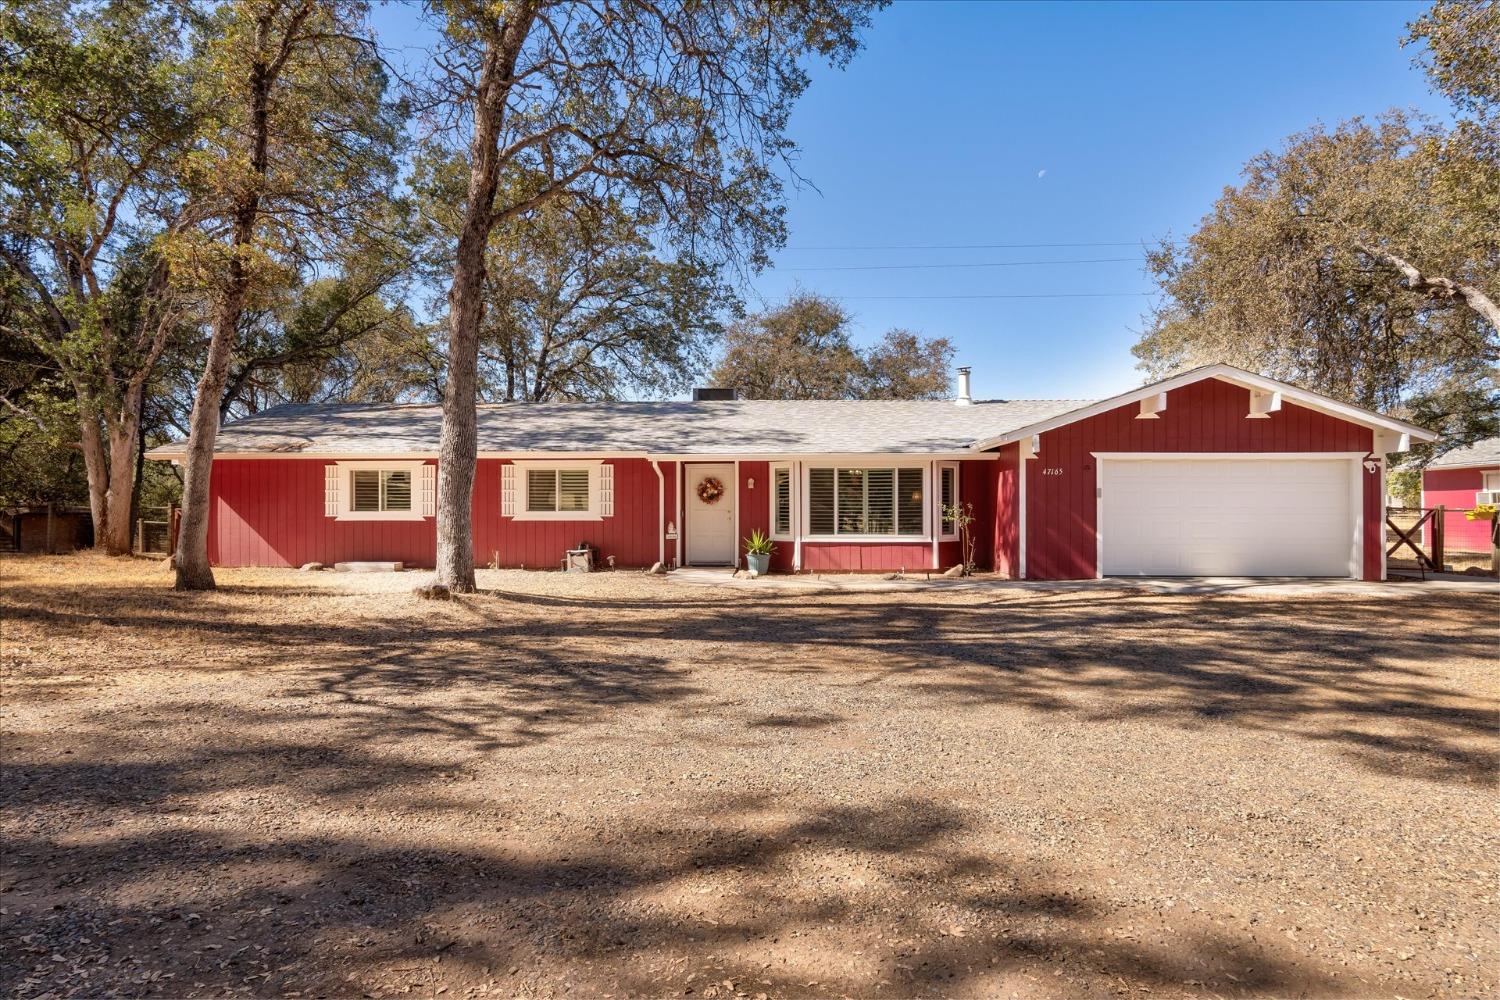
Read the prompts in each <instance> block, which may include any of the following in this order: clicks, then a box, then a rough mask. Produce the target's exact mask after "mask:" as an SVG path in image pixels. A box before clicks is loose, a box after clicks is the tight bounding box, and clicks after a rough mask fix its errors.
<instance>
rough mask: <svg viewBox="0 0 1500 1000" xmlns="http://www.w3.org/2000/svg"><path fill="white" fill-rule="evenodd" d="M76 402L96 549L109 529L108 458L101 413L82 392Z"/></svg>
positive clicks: (80, 444)
mask: <svg viewBox="0 0 1500 1000" xmlns="http://www.w3.org/2000/svg"><path fill="white" fill-rule="evenodd" d="M77 399H78V444H79V448H80V449H81V450H82V451H83V469H84V472H85V473H86V474H87V476H88V481H89V515H90V516H91V517H92V518H93V520H94V545H95V546H100V545H102V544H103V542H102V539H103V538H104V536H105V533H106V531H107V530H108V525H109V457H108V456H107V455H106V454H105V451H104V437H103V435H101V434H100V433H99V413H98V411H97V410H96V409H95V408H94V404H93V401H92V400H90V399H89V398H88V397H87V396H85V395H84V394H83V393H82V392H79V393H77Z"/></svg>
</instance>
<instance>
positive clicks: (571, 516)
mask: <svg viewBox="0 0 1500 1000" xmlns="http://www.w3.org/2000/svg"><path fill="white" fill-rule="evenodd" d="M960 371H961V376H960V384H961V386H962V389H961V392H960V397H959V398H958V399H957V400H953V401H921V402H911V401H907V402H876V401H829V402H818V401H751V400H734V399H727V400H726V399H704V400H701V401H694V402H645V403H557V404H549V403H537V404H527V403H508V404H498V405H493V406H485V407H481V410H480V428H479V464H478V470H477V476H476V481H475V486H474V556H475V560H476V561H477V562H478V563H479V564H480V565H497V566H503V567H513V566H525V567H528V568H549V567H557V566H559V565H560V564H561V562H562V559H563V555H564V553H565V551H566V550H567V549H570V548H574V547H576V546H578V545H579V544H580V543H588V544H589V545H591V546H593V547H594V548H595V549H596V550H597V551H598V553H599V555H600V556H601V557H602V558H611V557H612V559H613V564H614V565H616V566H619V567H636V566H646V565H650V564H651V563H653V562H657V561H661V562H663V563H665V564H666V565H668V566H679V565H707V564H719V565H739V564H740V563H741V560H742V559H743V552H744V550H743V541H742V540H743V539H744V538H745V537H746V536H747V535H749V534H750V532H751V531H752V530H755V529H759V530H761V531H763V532H765V533H767V534H769V535H770V536H771V537H772V538H773V539H774V540H775V542H776V545H777V551H776V553H775V555H774V557H773V560H772V567H773V568H774V569H778V570H783V571H803V572H839V571H872V570H883V571H889V570H896V569H906V570H926V569H941V568H945V567H948V566H952V565H954V564H955V563H957V562H959V561H960V560H961V558H962V553H961V540H960V538H959V533H958V531H957V530H956V525H955V524H954V522H953V520H952V519H951V518H950V517H949V516H947V514H946V513H945V511H946V510H948V509H951V507H952V506H953V505H955V504H957V505H959V506H961V507H963V508H965V509H966V510H967V511H968V512H969V513H970V514H971V515H972V517H973V519H974V520H973V527H972V529H971V530H972V531H973V532H974V537H975V556H976V561H977V562H978V563H979V565H980V566H981V567H983V568H987V569H994V570H995V571H997V572H999V573H1001V574H1003V575H1007V576H1012V577H1025V578H1031V579H1080V578H1089V577H1096V576H1105V575H1127V576H1128V575H1153V576H1154V575H1176V576H1183V575H1188V576H1345V577H1349V576H1352V577H1355V578H1364V579H1382V578H1383V577H1384V575H1385V567H1384V547H1383V545H1382V533H1381V526H1382V523H1383V503H1384V500H1383V498H1384V492H1385V491H1384V476H1385V456H1386V454H1387V453H1390V452H1396V451H1404V450H1405V449H1406V447H1407V446H1408V444H1409V443H1410V441H1412V440H1423V441H1430V440H1434V439H1435V435H1433V434H1431V433H1430V432H1429V431H1426V430H1424V429H1422V428H1420V427H1415V426H1413V425H1410V424H1406V423H1403V422H1401V421H1398V420H1393V419H1391V418H1389V417H1384V416H1381V415H1380V414H1376V413H1371V412H1369V411H1366V410H1362V409H1359V408H1357V407H1353V406H1349V405H1347V404H1344V403H1340V402H1338V401H1336V400H1333V399H1330V398H1328V397H1325V396H1321V395H1318V394H1316V393H1310V392H1306V391H1303V390H1300V389H1297V388H1295V387H1293V386H1289V385H1285V384H1282V383H1280V382H1275V381H1272V380H1270V379H1266V378H1262V377H1261V376H1258V375H1254V374H1251V373H1249V372H1245V371H1241V370H1240V369H1236V368H1231V367H1229V366H1226V365H1214V366H1210V367H1207V368H1200V369H1196V370H1194V371H1191V372H1187V373H1184V374H1182V375H1178V376H1175V377H1173V378H1170V379H1166V380H1164V381H1162V382H1158V383H1156V384H1154V385H1150V386H1145V387H1142V388H1140V389H1136V390H1133V391H1131V392H1128V393H1124V394H1122V395H1120V396H1116V397H1114V398H1112V399H1108V400H1103V401H1101V402H1095V403H1089V402H1085V401H1070V400H1031V401H971V400H970V399H968V392H967V386H968V376H967V370H963V369H961V370H960ZM440 419H441V411H440V409H439V408H438V407H434V406H406V405H388V406H385V405H372V406H284V407H277V408H275V409H273V410H267V411H265V412H264V413H260V414H256V415H254V416H252V417H248V418H246V419H243V420H237V421H233V422H231V423H229V424H226V425H225V427H224V429H223V430H222V432H221V433H220V435H219V439H218V444H217V457H216V459H215V463H214V473H213V481H212V503H213V509H212V518H211V525H210V551H209V555H210V558H211V559H212V560H213V561H214V562H215V563H216V564H218V565H224V566H296V565H299V564H302V563H305V562H322V563H335V562H341V561H356V560H381V561H401V562H403V563H405V564H408V565H411V566H431V565H432V563H433V560H434V555H435V551H436V542H435V537H436V536H435V529H434V519H433V514H434V511H435V507H436V502H435V501H436V496H435V489H436V478H437V477H436V474H435V473H436V459H435V456H436V452H437V441H438V432H439V429H440ZM181 456H182V445H181V444H180V443H179V444H174V445H166V446H163V447H161V448H157V449H153V451H152V452H151V453H150V456H149V457H151V458H153V459H159V460H160V459H170V460H177V459H180V458H181Z"/></svg>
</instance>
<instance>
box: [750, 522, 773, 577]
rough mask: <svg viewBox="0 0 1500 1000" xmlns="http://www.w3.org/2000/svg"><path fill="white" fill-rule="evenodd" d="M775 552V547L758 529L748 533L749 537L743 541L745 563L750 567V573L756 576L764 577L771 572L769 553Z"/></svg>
mask: <svg viewBox="0 0 1500 1000" xmlns="http://www.w3.org/2000/svg"><path fill="white" fill-rule="evenodd" d="M775 551H776V546H775V545H772V544H771V539H769V538H767V537H766V536H765V535H764V534H763V533H762V532H761V530H760V529H759V528H756V529H755V530H754V531H752V532H750V537H749V538H747V539H745V562H747V563H748V564H749V565H750V570H751V572H753V573H755V574H756V575H757V576H764V575H765V574H766V573H768V572H770V570H771V553H772V552H775Z"/></svg>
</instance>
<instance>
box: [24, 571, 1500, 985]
mask: <svg viewBox="0 0 1500 1000" xmlns="http://www.w3.org/2000/svg"><path fill="white" fill-rule="evenodd" d="M3 570H4V590H3V599H0V611H3V614H4V642H3V647H4V648H3V662H0V669H3V682H4V696H5V697H4V713H5V714H4V747H5V765H6V766H5V774H4V785H3V793H4V796H5V800H6V801H5V804H6V810H5V813H4V818H3V828H0V834H3V837H4V842H5V844H6V845H7V846H6V856H5V862H6V864H5V869H4V874H3V887H4V901H3V904H0V906H3V909H0V921H3V922H4V924H5V940H6V943H7V949H6V955H5V958H4V963H3V971H0V990H3V992H4V993H5V995H7V996H22V997H36V996H40V995H42V994H52V995H58V996H69V995H71V996H100V995H115V994H119V995H130V996H137V995H148V994H149V995H162V996H192V995H202V996H210V995H222V994H225V993H234V992H242V993H249V994H256V995H265V996H282V995H288V994H300V995H303V996H311V995H340V996H344V995H360V994H374V995H389V994H401V993H413V994H419V995H433V994H437V993H443V994H444V995H445V996H449V995H475V994H482V993H486V992H493V993H496V994H502V995H511V994H523V995H533V996H550V995H561V994H563V993H565V992H572V993H575V994H583V995H612V996H619V995H625V994H637V995H642V994H647V995H664V994H672V995H677V996H690V997H693V998H699V997H702V998H705V1000H711V998H714V997H718V998H720V1000H723V998H726V997H730V996H735V995H738V994H744V995H746V996H749V997H754V996H756V995H757V994H762V993H763V994H766V995H767V996H838V995H857V996H867V995H893V996H910V995H958V996H994V995H1011V994H1019V995H1023V996H1058V997H1064V996H1067V997H1071V996H1080V995H1091V996H1097V995H1105V994H1120V995H1132V996H1188V995H1192V996H1198V995H1204V994H1217V995H1275V996H1289V995H1304V994H1310V995H1344V996H1361V997H1365V996H1396V995H1399V996H1404V997H1422V996H1435V995H1481V994H1486V993H1489V994H1493V993H1494V992H1495V990H1496V989H1497V988H1500V983H1497V976H1496V968H1497V958H1500V955H1497V947H1496V941H1495V935H1494V928H1495V927H1496V926H1497V919H1500V912H1497V903H1496V898H1495V893H1494V886H1495V884H1496V876H1497V871H1496V866H1497V862H1496V857H1497V853H1500V852H1497V848H1500V843H1497V835H1496V832H1495V831H1496V830H1497V829H1500V823H1497V820H1500V810H1497V802H1496V796H1495V778H1496V769H1495V765H1496V763H1497V757H1496V753H1497V739H1496V722H1497V716H1496V707H1497V701H1496V694H1497V691H1496V681H1495V670H1494V668H1495V652H1496V640H1497V633H1496V625H1495V622H1496V620H1497V619H1496V616H1495V614H1494V612H1495V611H1496V607H1495V604H1496V602H1495V600H1494V596H1493V595H1491V594H1472V593H1471V594H1461V593H1446V594H1434V595H1417V596H1408V597H1405V598H1403V599H1402V600H1401V601H1399V602H1398V603H1397V604H1396V605H1394V606H1389V605H1383V604H1381V603H1380V602H1379V600H1378V599H1377V598H1375V597H1373V596H1365V595H1357V596H1342V597H1332V596H1327V597H1318V598H1311V597H1300V598H1287V597H1280V598H1270V597H1258V598H1247V597H1162V596H1152V595H1147V594H1144V593H1139V592H1135V591H1131V590H1129V589H1120V590H1091V591H1089V592H1074V593H1065V592H1056V593H1021V592H947V593H919V594H838V595H828V594H817V595H809V594H802V593H766V594H764V595H762V594H758V593H754V592H750V593H747V592H745V591H728V590H718V589H703V590H699V589H696V588H684V587H669V586H667V585H665V584H664V583H663V582H662V581H661V580H659V579H651V578H646V577H643V576H639V575H635V574H629V575H627V574H618V575H605V574H600V575H596V576H591V577H584V578H579V577H567V576H563V575H560V574H522V573H508V572H502V573H492V574H485V575H484V576H483V578H482V583H483V585H484V586H485V587H486V592H485V593H483V594H480V595H476V596H474V597H470V598H465V599H462V600H459V601H455V602H453V603H452V604H443V603H431V602H422V601H418V600H415V599H414V598H412V597H411V596H410V595H409V593H407V591H408V590H409V588H410V587H411V586H412V584H413V583H415V582H417V579H418V578H417V577H416V575H414V574H407V575H403V576H356V577H351V576H343V575H335V574H298V573H295V572H280V571H230V572H221V573H220V581H221V583H222V584H223V589H221V590H220V591H219V592H217V593H214V594H208V595H183V594H175V593H173V592H171V591H170V590H169V589H168V585H169V578H168V576H167V574H166V573H165V572H164V571H163V570H161V569H160V568H158V567H157V566H156V565H155V564H153V563H146V562H139V561H137V562H132V561H129V560H125V561H109V560H103V559H98V558H95V557H90V556H80V557H74V558H56V559H35V558H19V559H17V558H8V559H7V560H6V562H5V564H4V567H3Z"/></svg>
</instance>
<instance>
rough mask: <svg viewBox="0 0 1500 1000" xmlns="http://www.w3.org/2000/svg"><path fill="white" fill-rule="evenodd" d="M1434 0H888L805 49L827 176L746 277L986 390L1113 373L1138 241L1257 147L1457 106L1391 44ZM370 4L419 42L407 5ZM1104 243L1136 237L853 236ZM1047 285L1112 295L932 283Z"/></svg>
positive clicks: (1185, 217) (1122, 383)
mask: <svg viewBox="0 0 1500 1000" xmlns="http://www.w3.org/2000/svg"><path fill="white" fill-rule="evenodd" d="M1424 6H1425V5H1423V4H1418V3H1395V2H1391V3H1367V4H1362V3H1337V4H1316V3H1295V4H1271V3H1253V4H1215V5H1210V4H1191V3H1173V4H1123V3H1114V4H1086V3H1072V4H1022V3H1011V4H998V3H996V4H984V3H897V4H895V5H894V6H892V7H890V8H888V9H887V10H885V11H883V12H882V13H880V14H879V15H877V17H876V21H875V25H874V27H873V29H872V30H871V31H870V32H869V33H868V35H867V37H866V48H865V50H864V51H863V52H861V53H860V54H859V55H858V56H857V57H856V58H855V60H854V62H853V63H851V64H850V66H849V67H848V68H847V69H846V70H844V71H841V72H835V71H832V70H828V69H826V68H823V67H818V68H817V69H816V70H815V72H814V80H813V85H812V87H811V88H810V90H809V91H808V93H807V95H806V96H805V97H804V98H803V100H802V102H801V104H800V105H799V106H798V110H797V112H796V115H795V117H794V119H793V125H792V134H793V137H794V138H795V139H796V140H797V141H798V142H799V144H800V145H801V146H802V155H801V159H800V163H799V169H800V171H801V173H803V174H804V175H805V176H806V177H807V178H808V179H809V180H810V181H811V182H812V183H813V184H815V185H816V190H814V189H812V188H810V187H809V188H804V189H802V190H800V191H793V192H792V194H791V199H790V204H789V211H788V223H789V226H790V231H791V232H790V238H789V240H788V246H787V249H786V250H785V251H783V252H782V253H780V254H779V255H778V256H777V261H776V267H775V268H774V269H773V270H771V271H769V272H767V273H765V274H763V275H761V276H759V277H758V278H756V279H755V280H754V281H753V282H752V284H751V287H749V288H747V289H745V294H746V297H747V299H748V301H749V302H750V304H751V306H752V307H754V306H756V305H758V304H760V303H761V302H763V301H767V302H774V301H776V300H778V299H780V298H781V297H783V296H785V295H786V294H787V292H788V291H790V290H791V289H793V288H795V287H798V286H799V285H800V286H801V287H803V288H806V289H808V290H810V291H817V292H821V293H825V294H828V295H831V296H834V297H836V298H839V299H841V300H843V301H844V302H845V304H846V305H847V306H848V307H849V308H850V309H851V310H852V311H853V313H854V314H855V316H856V331H857V332H856V339H857V340H858V341H860V342H862V343H867V342H870V341H873V340H875V339H878V338H879V337H880V335H881V334H882V333H884V332H885V331H886V330H887V329H890V328H891V327H897V326H899V327H906V328H909V329H912V330H916V331H919V332H921V333H923V334H926V335H929V336H939V335H940V336H946V337H948V338H950V339H951V340H952V341H953V342H954V344H955V345H956V346H957V348H958V354H959V360H960V363H963V364H969V365H972V366H973V368H974V391H975V394H976V395H979V396H983V397H998V398H1022V397H1097V396H1106V395H1111V394H1113V393H1116V392H1120V391H1123V390H1124V389H1126V388H1128V387H1129V386H1131V385H1134V384H1136V383H1138V382H1139V381H1140V379H1141V374H1140V373H1139V372H1138V371H1137V370H1136V369H1135V367H1134V358H1133V357H1132V355H1131V354H1130V346H1131V344H1133V343H1134V342H1135V340H1136V338H1137V334H1138V331H1139V330H1140V329H1141V326H1142V318H1141V317H1142V314H1143V313H1144V312H1145V311H1146V308H1147V304H1148V302H1149V301H1150V300H1149V298H1147V297H1146V296H1144V295H1140V294H1125V295H1110V294H1108V293H1140V292H1146V291H1149V289H1150V287H1151V283H1150V281H1149V279H1148V278H1147V277H1146V276H1145V274H1144V273H1143V271H1142V265H1141V251H1140V243H1141V241H1147V242H1150V241H1154V240H1156V239H1158V238H1160V237H1162V236H1165V235H1168V234H1179V235H1181V234H1185V233H1187V232H1190V231H1191V230H1192V229H1193V227H1194V225H1195V223H1196V222H1197V220H1198V219H1199V218H1201V217H1202V216H1203V215H1204V214H1205V213H1206V212H1207V211H1208V209H1209V207H1210V206H1211V205H1212V203H1213V200H1214V199H1215V197H1217V195H1218V194H1219V192H1220V190H1221V189H1222V188H1223V187H1224V186H1225V185H1226V184H1231V183H1235V182H1236V181H1237V178H1238V174H1239V170H1240V168H1241V166H1242V165H1243V164H1244V162H1245V161H1246V160H1247V159H1248V158H1249V157H1251V156H1252V155H1254V154H1255V153H1257V152H1259V151H1260V150H1262V149H1265V148H1267V147H1270V146H1274V145H1276V144H1278V143H1279V142H1280V141H1281V140H1282V139H1283V138H1284V137H1286V136H1287V135H1289V134H1291V133H1293V132H1295V131H1298V130H1300V129H1303V128H1305V127H1307V126H1309V125H1311V124H1313V123H1314V122H1317V121H1323V122H1326V123H1330V124H1331V123H1333V122H1337V121H1339V120H1340V119H1344V118H1349V117H1353V116H1355V115H1373V114H1377V113H1379V112H1380V111H1383V110H1384V109H1386V108H1389V107H1393V106H1399V107H1408V108H1417V109H1419V110H1423V111H1427V112H1429V113H1432V114H1435V115H1439V116H1442V115H1445V114H1446V110H1447V109H1446V106H1445V104H1444V102H1443V101H1442V99H1441V98H1440V97H1438V96H1437V95H1434V94H1433V93H1432V92H1431V91H1430V90H1429V88H1428V85H1427V80H1426V78H1425V77H1424V76H1423V74H1422V73H1421V71H1420V70H1419V69H1417V68H1416V67H1413V66H1412V65H1411V57H1412V51H1411V50H1410V49H1402V48H1400V46H1399V45H1398V41H1399V39H1400V38H1401V36H1402V35H1403V34H1404V33H1405V32H1404V25H1405V24H1406V22H1407V21H1409V20H1411V19H1412V18H1413V17H1415V16H1416V15H1417V13H1418V12H1419V11H1420V10H1422V9H1423V7H1424ZM375 17H376V26H377V30H380V31H381V32H382V35H383V37H384V38H385V39H387V40H389V41H391V42H394V43H396V44H402V43H403V42H404V43H407V44H410V43H411V42H412V41H415V39H414V38H413V36H412V29H413V25H412V23H411V22H412V20H413V18H412V17H411V14H410V12H409V11H407V10H404V9H402V8H400V7H399V6H390V7H387V8H384V9H378V10H377V11H376V15H375ZM1044 171H1045V173H1044ZM1109 243H1121V244H1126V245H1124V246H1071V247H1063V246H1055V247H1043V246H1034V247H1021V246H1014V247H1007V248H996V249H963V250H931V249H845V248H854V247H860V248H863V247H932V246H955V245H958V246H965V247H968V246H972V245H976V244H1109ZM820 248H840V249H820ZM1115 258H1125V259H1123V260H1118V259H1115ZM1099 260H1105V261H1108V262H1105V263H1074V264H1053V265H1050V266H1048V265H1033V264H1023V265H1020V266H1007V267H952V268H940V267H925V268H912V269H889V270H811V269H812V268H849V267H876V266H884V267H889V266H891V265H914V264H920V265H959V264H965V265H975V264H993V263H1008V262H1020V261H1026V262H1029V261H1099ZM1049 293H1069V294H1075V295H1081V294H1087V295H1089V296H1096V295H1101V294H1103V295H1105V297H1079V298H939V297H937V296H986V295H987V296H999V295H1041V294H1049ZM882 296H902V297H901V298H885V297H882ZM905 296H912V297H910V298H907V297H905Z"/></svg>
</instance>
